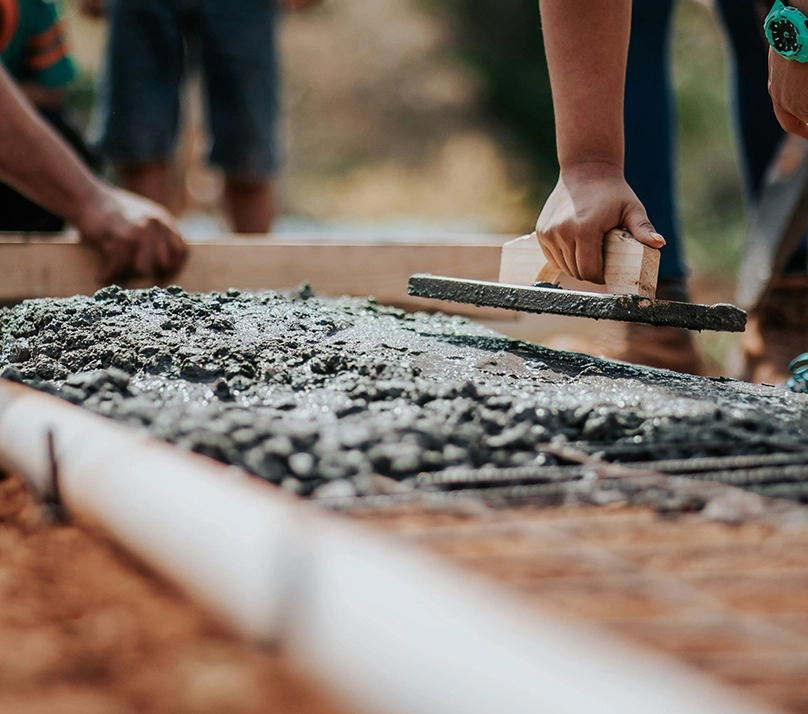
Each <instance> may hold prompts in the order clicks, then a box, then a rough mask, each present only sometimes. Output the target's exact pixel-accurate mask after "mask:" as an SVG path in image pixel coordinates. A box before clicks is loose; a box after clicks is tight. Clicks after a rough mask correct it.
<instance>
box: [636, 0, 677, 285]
mask: <svg viewBox="0 0 808 714" xmlns="http://www.w3.org/2000/svg"><path fill="white" fill-rule="evenodd" d="M673 6H674V0H638V1H637V2H634V3H632V10H631V43H630V45H629V51H628V66H627V71H626V99H625V125H626V163H625V166H626V168H625V172H626V180H627V181H628V183H629V185H630V186H631V187H632V188H633V189H634V191H635V193H636V194H637V196H638V197H639V199H640V200H641V201H642V202H643V204H644V205H645V208H646V210H647V211H648V216H649V218H650V219H651V222H652V223H653V224H654V226H655V228H656V229H657V231H658V232H659V233H661V234H662V235H663V236H664V237H665V240H666V241H667V244H666V245H665V246H664V247H663V248H662V251H661V255H660V266H659V277H660V279H661V280H682V279H683V278H684V274H685V270H684V265H683V262H682V255H681V249H680V243H681V237H680V229H679V220H678V216H677V209H676V203H677V200H676V171H675V168H674V166H675V163H674V162H675V148H676V147H675V139H674V119H673V116H674V114H673V88H672V84H671V77H670V67H669V65H670V62H669V37H670V27H671V18H672V14H673Z"/></svg>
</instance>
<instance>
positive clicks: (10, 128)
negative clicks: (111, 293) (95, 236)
mask: <svg viewBox="0 0 808 714" xmlns="http://www.w3.org/2000/svg"><path fill="white" fill-rule="evenodd" d="M0 177H2V178H3V180H4V181H6V182H7V183H9V184H11V185H12V186H14V187H15V188H16V189H18V190H19V191H20V192H22V193H24V194H25V195H27V196H29V197H30V198H31V199H33V200H34V201H36V202H37V203H39V204H41V205H42V206H44V207H45V208H47V209H48V210H50V211H52V212H53V213H55V214H57V215H59V216H61V217H63V218H65V219H66V220H67V221H68V222H70V223H73V224H74V225H75V224H77V223H78V222H79V221H80V218H81V215H82V212H83V211H84V210H85V209H86V207H87V206H88V205H89V204H90V203H92V202H93V201H96V200H99V198H100V197H101V196H102V195H103V184H101V182H100V181H99V180H98V179H96V178H95V177H94V176H93V175H92V174H91V173H90V171H88V170H87V168H86V167H85V166H84V165H83V164H82V163H81V161H80V160H79V158H78V157H77V156H76V155H75V154H74V153H73V151H72V150H71V149H70V148H69V147H68V146H67V145H66V144H65V143H64V142H63V141H62V140H61V139H60V138H59V136H58V135H57V134H56V133H55V132H54V131H53V130H52V129H51V128H50V127H49V126H48V125H47V124H46V123H45V122H44V121H43V120H42V119H41V118H40V117H39V116H38V115H37V113H36V112H35V111H34V110H33V108H32V107H31V106H30V105H29V104H28V102H27V101H26V100H25V98H24V97H23V95H22V93H21V92H20V90H19V89H18V88H17V87H16V86H14V83H13V82H12V80H11V79H10V78H9V76H8V74H7V73H6V71H5V70H4V69H2V68H0Z"/></svg>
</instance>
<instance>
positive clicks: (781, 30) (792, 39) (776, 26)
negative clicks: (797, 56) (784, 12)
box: [769, 18, 800, 55]
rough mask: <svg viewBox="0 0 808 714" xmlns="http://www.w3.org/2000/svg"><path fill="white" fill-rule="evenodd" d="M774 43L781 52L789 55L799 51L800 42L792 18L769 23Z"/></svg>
mask: <svg viewBox="0 0 808 714" xmlns="http://www.w3.org/2000/svg"><path fill="white" fill-rule="evenodd" d="M769 31H770V32H771V38H772V45H773V47H774V49H776V50H777V51H778V52H780V53H781V54H785V55H789V54H794V53H796V52H799V49H800V43H799V40H798V39H797V28H796V27H795V26H794V23H793V22H791V21H790V20H784V19H782V18H781V19H779V20H774V21H772V22H771V23H770V24H769Z"/></svg>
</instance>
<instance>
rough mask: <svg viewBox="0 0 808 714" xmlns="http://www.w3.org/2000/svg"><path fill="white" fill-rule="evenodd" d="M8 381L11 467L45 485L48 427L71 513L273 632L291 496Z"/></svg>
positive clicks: (5, 447) (247, 625) (42, 488)
mask: <svg viewBox="0 0 808 714" xmlns="http://www.w3.org/2000/svg"><path fill="white" fill-rule="evenodd" d="M0 385H5V386H2V387H0V390H2V391H1V392H0V394H2V393H5V394H6V395H7V396H8V395H14V393H16V395H15V398H13V399H11V400H10V402H8V403H7V405H6V406H5V408H3V407H2V402H0V409H2V411H0V455H1V456H2V460H3V462H4V463H5V464H6V465H7V467H9V468H10V469H12V470H14V471H17V472H18V473H20V474H22V475H24V476H25V477H26V478H27V479H28V480H29V481H30V482H31V483H32V485H33V486H34V488H36V489H37V490H38V491H39V492H40V493H41V494H45V493H47V492H48V491H49V490H50V479H51V475H50V471H51V466H50V463H49V454H48V432H49V431H51V432H52V433H53V438H54V446H55V455H56V461H57V463H58V466H59V489H60V492H61V497H62V500H63V502H64V504H65V506H66V507H67V509H68V511H69V512H71V513H73V514H76V515H80V516H84V517H86V518H90V519H92V520H94V521H96V522H97V523H99V524H100V525H101V526H103V527H104V529H105V530H107V531H108V532H109V533H111V534H113V535H114V536H115V538H116V539H117V540H118V541H119V542H120V543H121V544H122V545H123V546H125V547H126V548H127V549H128V550H130V551H131V552H132V553H134V554H135V555H137V556H138V557H139V558H141V559H142V560H143V561H145V562H146V563H148V564H149V565H150V566H152V567H153V568H155V569H156V570H158V571H159V572H161V573H162V574H163V575H164V576H165V577H166V578H168V579H169V580H171V581H173V582H175V583H176V584H178V585H180V586H181V587H182V588H183V589H185V590H187V591H189V592H191V593H192V594H193V595H194V596H195V597H197V598H199V599H201V600H202V601H204V602H205V604H207V605H208V606H209V607H210V608H211V609H212V610H213V611H214V612H216V613H217V614H218V615H220V616H222V617H224V618H225V619H226V620H227V621H228V622H230V623H231V624H233V625H234V626H235V627H236V628H238V630H239V631H241V632H243V633H244V634H247V635H249V636H250V637H255V638H259V639H262V640H267V639H270V638H271V637H273V636H274V634H275V632H276V631H277V627H278V621H277V620H278V612H279V608H280V603H281V593H282V591H283V589H284V586H285V584H284V582H283V577H282V574H283V573H284V571H285V563H284V562H283V561H284V559H285V558H286V557H287V553H286V548H287V546H288V547H294V544H295V540H294V537H295V531H296V528H295V525H294V523H293V522H294V521H295V519H296V518H298V517H299V516H298V512H297V509H296V508H295V507H294V502H293V501H292V500H291V498H285V497H284V496H283V494H282V493H281V492H280V491H275V490H273V489H270V488H267V487H266V486H265V485H264V484H261V483H259V482H257V481H256V480H255V479H251V478H248V477H246V475H245V474H244V472H242V471H239V470H237V469H226V468H224V467H222V466H221V464H217V463H216V462H214V461H211V460H209V459H206V458H203V457H196V456H192V455H190V454H185V453H183V452H182V451H180V450H179V449H176V448H174V447H171V446H169V445H167V444H162V443H159V442H156V441H152V440H149V439H147V438H146V437H145V436H143V435H142V434H139V433H138V432H135V431H133V430H131V429H127V428H125V427H122V426H119V425H117V424H115V423H114V422H112V421H110V420H108V419H104V418H102V417H98V416H95V415H93V414H91V413H89V412H87V411H85V410H83V409H78V408H76V407H73V406H71V405H69V404H67V403H66V402H63V401H61V400H58V399H54V398H52V397H48V396H46V395H43V394H39V393H37V392H34V391H33V390H21V389H20V388H19V387H16V388H15V387H14V386H12V387H9V386H7V385H8V383H4V382H2V380H0ZM287 539H289V542H288V543H287Z"/></svg>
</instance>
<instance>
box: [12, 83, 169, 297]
mask: <svg viewBox="0 0 808 714" xmlns="http://www.w3.org/2000/svg"><path fill="white" fill-rule="evenodd" d="M0 177H2V179H3V180H4V181H6V182H7V183H9V184H11V185H12V186H14V187H15V188H16V189H17V190H19V191H21V192H22V193H24V194H25V195H27V196H29V197H30V198H31V199H33V200H34V201H36V202H37V203H39V204H41V205H42V206H44V207H45V208H47V209H48V210H49V211H52V212H53V213H55V214H57V215H59V216H62V217H63V218H64V219H65V220H67V221H68V222H69V223H71V224H72V225H74V226H76V228H78V229H79V231H80V233H81V234H82V237H83V238H84V240H85V241H86V242H87V243H89V244H91V245H92V246H93V247H95V248H96V249H97V250H98V251H99V252H100V253H101V255H102V258H103V261H104V273H103V275H102V279H103V280H104V281H105V282H106V281H109V280H113V279H118V280H125V279H127V278H129V277H131V276H135V275H142V276H156V277H163V276H168V275H170V274H171V273H173V272H176V270H177V269H178V268H179V267H180V265H181V264H182V262H183V259H184V257H185V246H184V244H183V242H182V239H181V238H180V237H179V234H178V233H177V231H176V228H175V227H174V222H173V219H172V218H171V217H170V216H169V214H168V213H167V212H166V211H165V210H164V209H162V208H161V207H160V206H157V205H156V204H154V203H152V202H151V201H147V200H145V199H142V198H140V197H138V196H134V195H132V194H129V193H127V192H125V191H121V190H118V189H115V188H112V187H111V186H108V185H107V184H105V183H103V182H102V181H100V180H99V179H98V178H96V177H95V176H93V174H92V173H91V172H90V171H89V170H88V169H87V168H86V167H85V166H84V164H82V162H81V160H80V159H79V158H78V157H77V156H76V155H75V154H74V153H73V151H72V150H71V149H70V148H69V147H68V146H67V145H66V144H65V143H64V142H63V141H62V140H61V138H60V137H59V136H57V134H56V133H55V132H54V131H53V130H52V129H51V128H50V127H49V126H47V125H46V124H45V122H44V121H43V120H42V119H41V118H40V117H39V116H38V115H37V114H36V112H35V111H34V110H33V108H32V107H31V106H30V104H29V103H28V102H27V101H26V99H25V98H24V97H23V95H22V93H21V91H20V90H19V89H18V88H17V87H16V86H15V85H14V83H13V82H12V80H11V79H10V78H9V76H8V74H7V73H6V71H5V70H4V69H2V68H0Z"/></svg>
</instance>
